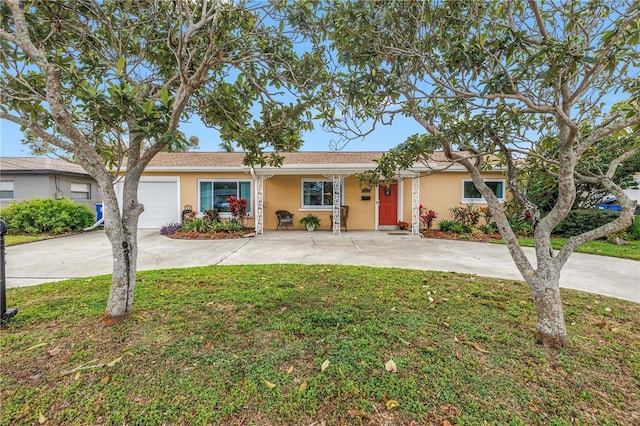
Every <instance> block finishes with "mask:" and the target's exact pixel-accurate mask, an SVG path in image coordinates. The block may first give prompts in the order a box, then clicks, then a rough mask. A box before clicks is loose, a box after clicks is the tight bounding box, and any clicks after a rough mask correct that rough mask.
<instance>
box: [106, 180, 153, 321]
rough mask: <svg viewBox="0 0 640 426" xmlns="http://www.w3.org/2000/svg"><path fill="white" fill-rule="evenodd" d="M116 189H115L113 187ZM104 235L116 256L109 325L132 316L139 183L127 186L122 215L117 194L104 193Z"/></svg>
mask: <svg viewBox="0 0 640 426" xmlns="http://www.w3.org/2000/svg"><path fill="white" fill-rule="evenodd" d="M112 188H113V187H112ZM104 195H105V196H104V198H103V201H104V204H105V232H106V234H107V237H108V238H109V241H110V242H111V249H112V252H113V273H112V278H111V289H110V291H109V300H108V301H107V308H106V311H105V314H104V317H103V320H102V322H103V324H106V325H110V324H113V323H115V322H118V321H120V320H121V319H124V318H127V317H128V316H129V315H131V311H132V307H133V294H134V290H135V284H136V270H137V259H138V244H137V237H138V235H137V233H138V232H137V231H138V229H137V228H138V217H139V216H140V214H141V213H142V211H143V206H142V205H140V204H139V203H138V200H137V183H136V184H135V185H133V188H131V187H130V185H127V183H125V185H124V190H123V198H124V201H123V212H122V215H120V210H119V207H118V201H117V199H116V197H115V191H113V190H111V191H105V194H104Z"/></svg>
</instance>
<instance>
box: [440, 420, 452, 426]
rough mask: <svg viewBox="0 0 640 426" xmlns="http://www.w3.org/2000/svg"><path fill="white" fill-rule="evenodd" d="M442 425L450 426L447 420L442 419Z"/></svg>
mask: <svg viewBox="0 0 640 426" xmlns="http://www.w3.org/2000/svg"><path fill="white" fill-rule="evenodd" d="M442 426H451V423H449V420H443V421H442Z"/></svg>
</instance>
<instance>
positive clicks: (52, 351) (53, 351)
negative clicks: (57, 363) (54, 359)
mask: <svg viewBox="0 0 640 426" xmlns="http://www.w3.org/2000/svg"><path fill="white" fill-rule="evenodd" d="M60 352H62V348H60V346H56V347H55V348H53V349H50V350H48V351H47V353H48V354H49V356H56V355H58V354H59V353H60Z"/></svg>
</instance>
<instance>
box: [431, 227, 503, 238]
mask: <svg viewBox="0 0 640 426" xmlns="http://www.w3.org/2000/svg"><path fill="white" fill-rule="evenodd" d="M420 234H421V235H422V237H423V238H438V239H441V240H463V241H491V240H501V239H502V235H500V234H498V233H493V234H471V233H469V234H458V233H455V232H444V231H439V230H436V229H421V230H420Z"/></svg>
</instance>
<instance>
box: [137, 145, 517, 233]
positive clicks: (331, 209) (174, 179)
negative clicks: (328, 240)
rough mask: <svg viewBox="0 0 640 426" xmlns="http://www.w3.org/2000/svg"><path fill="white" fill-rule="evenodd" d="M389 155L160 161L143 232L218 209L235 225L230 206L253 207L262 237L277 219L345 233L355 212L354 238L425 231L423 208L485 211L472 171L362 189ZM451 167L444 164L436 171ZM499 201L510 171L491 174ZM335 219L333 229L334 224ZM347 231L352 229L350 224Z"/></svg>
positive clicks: (147, 178)
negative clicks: (311, 218)
mask: <svg viewBox="0 0 640 426" xmlns="http://www.w3.org/2000/svg"><path fill="white" fill-rule="evenodd" d="M382 155H383V152H342V151H332V152H291V153H284V154H283V156H284V157H285V159H284V163H283V165H282V167H250V166H245V165H243V164H242V161H243V159H244V154H243V153H240V152H230V153H227V152H181V153H166V152H162V153H160V154H158V155H157V156H156V157H155V158H154V159H153V160H152V161H151V163H150V164H149V165H148V167H147V168H146V169H145V172H144V174H143V175H142V178H141V181H140V187H139V192H138V196H139V200H140V202H141V203H143V204H144V206H145V211H144V212H143V213H142V215H141V216H140V227H141V228H149V227H160V226H162V225H165V224H168V223H170V222H178V221H180V219H181V212H182V210H184V209H185V207H187V206H190V207H191V208H192V209H193V210H194V211H196V212H199V213H202V212H204V211H205V210H209V209H217V210H219V212H220V216H221V217H231V215H230V213H229V212H228V204H227V198H228V197H230V196H235V197H238V198H246V199H247V200H248V206H249V208H248V210H249V214H250V221H249V223H248V226H254V227H255V229H256V232H257V233H262V232H263V231H264V230H265V229H266V230H274V229H276V228H277V227H278V218H277V216H276V211H278V210H287V211H289V212H291V213H293V214H294V217H293V224H294V228H297V229H303V227H302V225H300V224H299V223H298V220H299V219H300V218H302V217H303V216H305V215H307V214H309V213H313V214H316V215H317V216H319V217H320V220H321V223H320V229H323V230H330V231H333V232H334V233H340V230H341V226H340V225H341V224H340V214H339V212H340V206H349V213H348V219H347V225H348V230H349V231H352V230H353V231H358V230H389V229H397V225H398V222H399V221H404V222H407V223H408V224H409V229H410V230H412V232H413V233H418V230H419V216H418V214H419V211H418V208H419V206H420V205H423V206H424V207H426V208H428V209H431V210H434V211H436V212H437V213H438V220H440V219H446V218H449V217H450V213H449V209H450V208H452V207H456V206H460V205H461V204H469V203H476V204H484V199H483V198H482V197H481V195H480V194H479V193H478V192H477V190H476V189H475V187H474V186H473V183H472V182H471V179H470V176H469V174H468V173H467V171H466V170H465V169H464V168H463V167H462V166H460V165H453V166H451V167H449V168H448V169H447V170H446V171H442V172H439V173H436V174H432V175H429V176H424V174H425V172H427V170H428V169H427V167H426V166H424V165H416V167H415V168H413V169H412V170H407V171H404V172H401V173H399V174H398V176H397V177H396V179H395V180H394V181H393V182H392V183H391V184H390V185H388V186H387V185H379V186H375V187H369V186H367V185H364V186H361V184H360V181H359V179H358V177H357V173H360V172H363V171H366V170H370V169H372V168H374V167H375V160H377V159H379V158H380V157H381V156H382ZM446 164H447V163H445V162H444V157H442V161H439V163H438V164H435V165H436V166H443V165H446ZM484 176H485V179H486V182H488V183H489V186H490V187H491V188H492V189H493V190H494V192H496V194H497V195H498V197H500V198H501V199H504V198H505V196H506V181H505V176H504V175H503V173H502V170H500V169H495V171H489V172H486V173H485V174H484ZM330 217H333V221H331V220H330ZM342 225H344V224H342Z"/></svg>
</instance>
